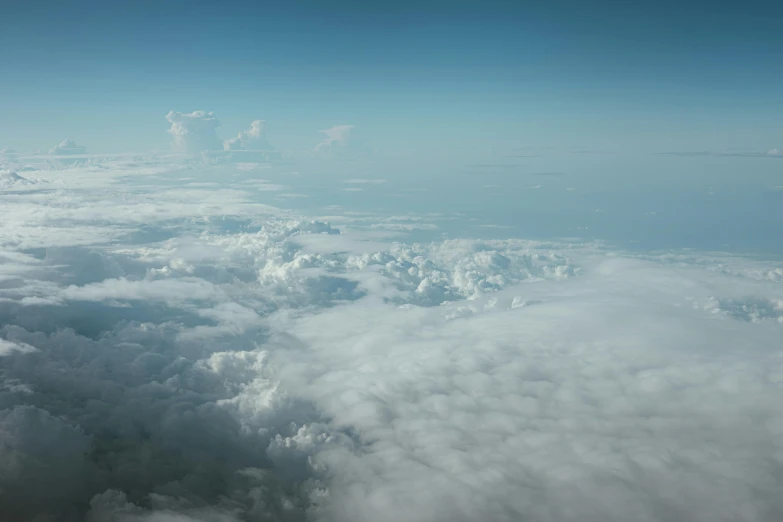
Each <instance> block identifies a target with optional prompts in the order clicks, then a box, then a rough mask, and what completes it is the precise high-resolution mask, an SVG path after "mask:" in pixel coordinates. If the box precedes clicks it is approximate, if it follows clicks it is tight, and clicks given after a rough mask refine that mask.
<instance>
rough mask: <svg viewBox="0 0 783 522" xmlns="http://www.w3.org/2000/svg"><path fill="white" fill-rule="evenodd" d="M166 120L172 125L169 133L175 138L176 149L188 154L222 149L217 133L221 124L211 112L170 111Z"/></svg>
mask: <svg viewBox="0 0 783 522" xmlns="http://www.w3.org/2000/svg"><path fill="white" fill-rule="evenodd" d="M166 119H167V120H168V121H169V122H170V123H171V128H169V130H168V132H169V134H171V135H172V136H174V141H173V143H172V145H173V146H174V148H175V149H178V150H182V151H185V152H188V153H199V152H203V151H206V150H220V149H222V147H221V143H220V140H219V139H218V137H217V134H216V133H215V129H217V128H218V127H220V122H219V121H218V119H217V118H215V116H214V115H213V114H212V113H211V112H206V111H193V112H191V113H183V112H174V111H170V112H169V113H168V114H167V115H166Z"/></svg>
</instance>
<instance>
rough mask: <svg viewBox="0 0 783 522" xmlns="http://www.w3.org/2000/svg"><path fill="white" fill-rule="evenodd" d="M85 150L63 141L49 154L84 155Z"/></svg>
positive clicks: (69, 141)
mask: <svg viewBox="0 0 783 522" xmlns="http://www.w3.org/2000/svg"><path fill="white" fill-rule="evenodd" d="M86 153H87V149H86V148H85V147H80V146H79V145H77V144H76V143H75V142H73V141H71V140H68V139H66V140H63V141H62V142H61V143H60V144H59V145H57V146H56V147H53V148H51V149H50V150H49V154H51V155H53V156H75V155H80V154H86Z"/></svg>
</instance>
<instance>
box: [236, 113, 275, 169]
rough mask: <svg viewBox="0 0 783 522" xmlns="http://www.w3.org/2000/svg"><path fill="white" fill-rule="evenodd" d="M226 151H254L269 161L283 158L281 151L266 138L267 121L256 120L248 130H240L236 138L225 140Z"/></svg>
mask: <svg viewBox="0 0 783 522" xmlns="http://www.w3.org/2000/svg"><path fill="white" fill-rule="evenodd" d="M223 150H225V151H244V152H252V153H256V154H257V155H261V156H263V158H262V159H265V160H267V161H272V160H279V159H281V156H280V153H279V152H278V151H277V150H276V149H275V148H274V147H273V146H272V145H271V144H270V143H269V141H268V140H267V138H266V122H265V121H264V120H255V121H254V122H252V123H251V124H250V128H249V129H247V130H246V131H240V132H239V134H237V136H236V137H235V138H229V139H227V140H225V141H224V142H223Z"/></svg>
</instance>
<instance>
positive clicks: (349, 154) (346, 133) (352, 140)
mask: <svg viewBox="0 0 783 522" xmlns="http://www.w3.org/2000/svg"><path fill="white" fill-rule="evenodd" d="M320 132H321V133H322V134H324V135H325V136H326V137H325V138H324V139H323V140H322V141H321V142H319V143H318V145H316V146H315V149H314V152H315V153H316V154H317V155H319V156H322V157H327V158H336V159H352V158H353V157H356V156H360V155H363V154H366V153H367V152H368V150H367V148H366V147H365V146H364V145H363V144H362V143H361V141H360V140H358V139H357V138H356V136H355V135H354V126H353V125H335V126H334V127H331V128H329V129H324V130H322V131H320Z"/></svg>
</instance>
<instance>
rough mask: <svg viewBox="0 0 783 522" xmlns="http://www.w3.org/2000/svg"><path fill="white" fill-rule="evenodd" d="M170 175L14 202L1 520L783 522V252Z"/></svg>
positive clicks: (2, 252) (135, 176) (193, 173)
mask: <svg viewBox="0 0 783 522" xmlns="http://www.w3.org/2000/svg"><path fill="white" fill-rule="evenodd" d="M191 116H192V115H187V118H185V119H182V120H180V119H179V117H174V118H173V119H174V120H177V121H182V122H185V123H183V125H184V127H188V126H189V125H191V123H192V122H193V121H194V120H193V118H191ZM188 118H190V119H188ZM209 118H212V116H209V115H208V114H207V113H204V114H201V115H200V116H196V117H195V120H198V121H208V120H209ZM172 124H174V122H172ZM199 125H201V123H197V124H193V127H192V128H195V129H202V130H203V129H204V128H207V129H209V128H211V129H212V130H211V131H210V132H211V133H212V135H214V127H210V125H212V124H208V125H206V127H199ZM251 131H252V128H251ZM197 133H198V132H197ZM207 134H209V133H207ZM182 135H183V136H193V134H189V133H184V134H182ZM175 136H176V135H175ZM248 136H249V134H243V135H241V136H238V141H237V142H234V144H235V145H234V146H237V147H243V146H248V147H252V146H257V145H252V142H253V140H255V139H256V138H254V137H252V136H251V137H248ZM259 136H262V133H261V132H260V130H259ZM186 139H190V138H186ZM243 140H244V141H243ZM240 142H241V143H240ZM246 144H247V145H246ZM166 161H169V160H163V159H160V158H147V159H143V158H141V159H139V158H136V159H132V160H125V161H119V160H113V161H112V162H104V163H100V164H91V165H90V166H84V167H80V168H72V169H71V170H69V171H68V177H67V183H63V182H62V178H63V176H62V173H61V172H58V171H53V170H46V169H45V168H42V169H41V170H39V171H37V172H36V177H37V178H40V179H39V180H38V181H40V183H37V184H36V185H35V187H34V188H35V190H30V191H21V190H17V189H13V190H11V191H8V192H3V193H2V194H0V519H2V520H9V521H12V522H15V521H17V520H18V521H28V520H41V521H44V520H45V521H47V522H48V521H56V522H60V521H62V522H70V521H84V520H87V521H89V522H142V521H144V522H193V521H198V522H218V521H219V522H239V521H248V520H262V521H263V520H268V521H273V520H274V521H279V520H283V521H318V522H333V521H334V522H337V521H340V522H352V521H357V522H359V521H365V520H376V521H380V522H383V521H398V520H406V521H413V522H415V521H435V522H437V521H450V522H462V521H465V522H467V521H475V520H492V521H501V522H502V521H517V520H530V521H534V522H538V521H542V522H544V521H545V522H554V521H569V520H571V521H579V522H592V521H595V522H599V521H600V522H603V521H606V520H638V521H642V522H644V521H650V522H652V521H661V520H683V521H705V522H707V521H709V522H714V521H727V522H728V521H738V520H740V521H773V520H779V519H781V517H783V501H781V498H783V497H782V496H781V495H780V480H779V478H780V472H781V469H783V411H781V409H780V404H781V400H783V358H781V356H780V349H779V346H780V338H781V334H782V333H783V291H782V290H781V286H780V284H781V282H783V267H781V266H780V264H779V263H775V262H765V261H759V260H749V259H745V258H742V257H738V256H735V257H729V256H722V255H717V254H700V253H698V252H689V253H687V254H683V253H680V254H673V253H669V254H660V253H650V254H645V255H640V254H630V253H627V252H621V251H614V250H608V249H607V248H605V247H603V246H601V245H596V244H590V243H573V242H558V241H549V242H540V241H526V240H521V239H505V240H489V239H486V240H482V239H468V238H463V239H436V240H426V241H425V240H418V241H414V240H412V239H411V238H409V237H407V236H405V235H404V234H405V233H406V232H407V231H410V230H414V231H421V230H426V229H427V226H434V225H433V222H432V221H428V220H426V219H425V217H423V216H415V215H399V216H392V217H389V216H386V217H381V216H375V215H362V216H359V215H357V214H356V213H351V212H345V213H343V214H342V215H336V216H334V218H335V219H333V220H332V221H333V223H332V224H330V223H327V222H326V221H324V220H318V219H312V218H309V217H307V216H303V215H298V214H297V213H294V212H291V211H285V210H282V209H278V208H274V207H270V206H269V205H267V204H264V203H262V202H260V201H259V199H257V198H259V197H266V195H269V194H275V191H272V190H269V191H265V190H255V188H254V187H256V186H257V185H261V186H263V185H266V184H268V183H267V182H266V181H265V180H258V179H256V178H255V177H253V176H254V174H255V173H253V172H250V173H247V172H244V171H241V170H238V169H235V168H233V167H231V166H225V165H223V166H220V165H218V166H208V167H205V166H204V165H198V166H193V167H188V166H187V164H186V165H182V164H174V163H167V162H166ZM9 172H10V171H9ZM242 176H245V177H246V178H247V179H243V178H242ZM6 177H7V178H8V179H12V180H16V178H15V177H13V176H10V175H7V176H6ZM17 177H20V178H21V176H18V175H17ZM194 179H197V180H196V181H194ZM226 180H228V181H226ZM218 182H219V183H218ZM249 182H252V183H249ZM348 182H351V183H362V184H364V185H366V186H367V187H368V189H369V188H372V185H371V184H370V183H369V182H367V180H365V179H360V178H356V179H349V180H348ZM281 188H282V187H281ZM259 194H260V195H261V196H259ZM270 197H271V196H270ZM335 212H336V210H335ZM337 222H339V223H342V224H341V225H337V224H336V223H337ZM392 233H393V234H395V235H392Z"/></svg>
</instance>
